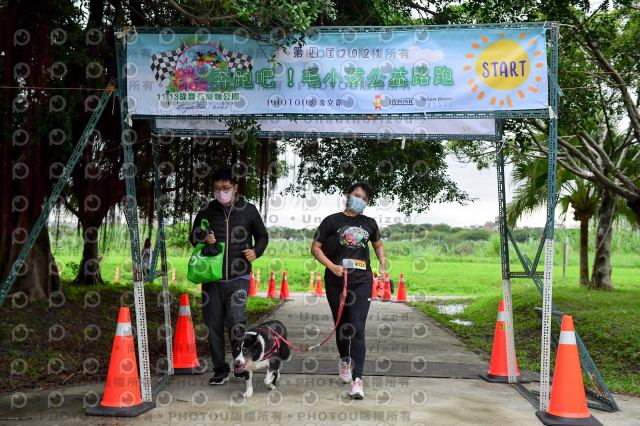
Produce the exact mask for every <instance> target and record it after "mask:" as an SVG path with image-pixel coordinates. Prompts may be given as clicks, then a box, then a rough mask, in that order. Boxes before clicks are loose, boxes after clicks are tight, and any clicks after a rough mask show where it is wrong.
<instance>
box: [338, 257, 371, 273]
mask: <svg viewBox="0 0 640 426" xmlns="http://www.w3.org/2000/svg"><path fill="white" fill-rule="evenodd" d="M342 266H343V267H344V268H349V269H362V270H366V269H367V264H366V263H365V261H364V260H358V259H343V260H342Z"/></svg>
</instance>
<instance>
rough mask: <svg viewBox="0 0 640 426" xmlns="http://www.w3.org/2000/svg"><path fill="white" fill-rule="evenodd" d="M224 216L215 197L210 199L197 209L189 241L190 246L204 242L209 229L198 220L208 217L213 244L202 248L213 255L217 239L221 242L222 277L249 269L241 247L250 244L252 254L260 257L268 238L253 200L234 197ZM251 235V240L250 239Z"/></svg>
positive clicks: (218, 246)
mask: <svg viewBox="0 0 640 426" xmlns="http://www.w3.org/2000/svg"><path fill="white" fill-rule="evenodd" d="M228 216H229V217H228V219H229V220H228V222H227V213H226V212H225V211H224V210H223V208H222V205H221V204H220V203H219V202H218V200H213V201H211V202H209V203H208V204H207V205H206V206H203V207H202V208H201V209H200V211H199V212H198V214H197V215H196V218H195V220H194V221H193V226H192V228H191V244H193V245H194V246H195V245H196V244H198V243H205V244H206V240H207V235H208V234H209V233H208V231H207V232H204V231H202V229H201V226H200V222H201V221H202V219H207V220H208V221H209V226H210V227H211V230H212V231H213V233H214V234H215V237H216V244H211V245H207V247H206V248H205V249H203V254H206V255H215V254H217V253H219V250H220V248H221V246H220V245H219V244H218V243H220V242H224V243H225V254H224V261H223V267H222V276H223V279H230V278H234V277H239V276H241V275H245V274H248V273H250V272H251V263H250V262H249V261H248V260H247V259H246V257H245V256H244V253H243V252H242V251H243V250H246V249H248V248H250V249H253V250H254V251H255V252H256V257H260V256H261V255H262V253H264V250H265V249H266V248H267V243H268V242H269V234H268V233H267V229H266V228H265V226H264V223H263V222H262V218H261V217H260V213H259V212H258V209H257V208H256V206H254V205H253V204H251V203H247V202H246V201H244V200H243V199H238V200H236V202H235V203H234V204H233V206H231V211H230V212H229V215H228ZM252 237H253V240H254V241H255V243H252ZM216 248H217V250H216ZM216 251H217V253H216Z"/></svg>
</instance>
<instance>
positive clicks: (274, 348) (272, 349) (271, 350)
mask: <svg viewBox="0 0 640 426" xmlns="http://www.w3.org/2000/svg"><path fill="white" fill-rule="evenodd" d="M257 329H258V330H265V331H266V332H268V333H270V334H271V335H272V336H273V340H274V343H273V345H271V347H270V348H269V350H268V351H265V353H264V355H263V356H262V358H260V361H263V360H265V359H268V358H269V357H270V356H271V355H273V354H274V353H276V352H277V351H278V350H279V349H280V337H279V336H278V335H277V334H276V333H274V332H273V330H272V329H271V328H270V327H257Z"/></svg>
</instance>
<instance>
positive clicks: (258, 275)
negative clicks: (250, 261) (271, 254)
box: [256, 269, 260, 291]
mask: <svg viewBox="0 0 640 426" xmlns="http://www.w3.org/2000/svg"><path fill="white" fill-rule="evenodd" d="M256 291H260V269H258V270H257V271H256Z"/></svg>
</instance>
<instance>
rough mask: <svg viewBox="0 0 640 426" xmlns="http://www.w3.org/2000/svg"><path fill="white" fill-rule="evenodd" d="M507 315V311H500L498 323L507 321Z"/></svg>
mask: <svg viewBox="0 0 640 426" xmlns="http://www.w3.org/2000/svg"><path fill="white" fill-rule="evenodd" d="M506 320H507V313H506V312H505V311H498V321H503V322H504V321H506Z"/></svg>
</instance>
